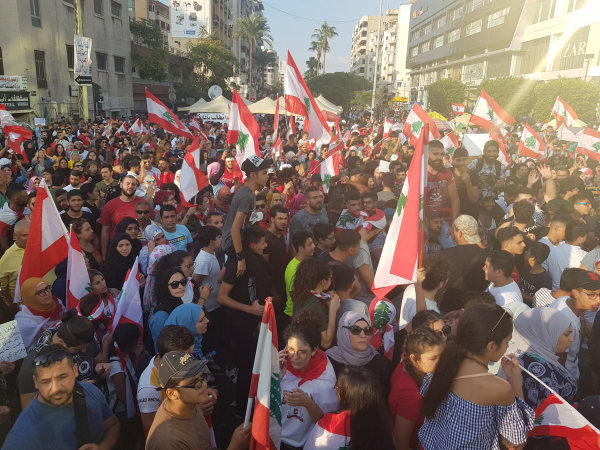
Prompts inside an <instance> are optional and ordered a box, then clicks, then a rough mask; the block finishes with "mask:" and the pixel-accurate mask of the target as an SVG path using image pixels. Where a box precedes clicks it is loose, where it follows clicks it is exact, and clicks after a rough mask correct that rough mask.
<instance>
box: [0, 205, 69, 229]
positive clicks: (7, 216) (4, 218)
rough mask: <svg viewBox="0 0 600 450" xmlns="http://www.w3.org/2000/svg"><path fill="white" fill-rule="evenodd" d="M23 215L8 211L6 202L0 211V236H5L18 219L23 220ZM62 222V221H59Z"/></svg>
mask: <svg viewBox="0 0 600 450" xmlns="http://www.w3.org/2000/svg"><path fill="white" fill-rule="evenodd" d="M24 218H25V216H24V215H23V213H22V212H21V213H18V212H15V211H13V210H12V209H10V207H9V206H8V202H6V203H5V204H4V206H3V207H2V209H0V235H2V236H6V234H7V233H8V232H9V230H10V229H11V228H12V227H13V226H14V224H15V223H17V221H18V220H19V219H24ZM61 222H62V220H61Z"/></svg>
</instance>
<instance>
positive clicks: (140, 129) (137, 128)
mask: <svg viewBox="0 0 600 450" xmlns="http://www.w3.org/2000/svg"><path fill="white" fill-rule="evenodd" d="M144 129H145V128H144V124H143V123H142V121H141V120H140V119H136V121H135V122H133V125H131V128H130V129H129V134H130V135H131V136H132V137H135V133H140V134H143V133H144Z"/></svg>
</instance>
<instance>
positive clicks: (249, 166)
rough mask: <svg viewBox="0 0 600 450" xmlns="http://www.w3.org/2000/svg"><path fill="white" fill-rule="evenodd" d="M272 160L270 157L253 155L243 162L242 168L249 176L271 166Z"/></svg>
mask: <svg viewBox="0 0 600 450" xmlns="http://www.w3.org/2000/svg"><path fill="white" fill-rule="evenodd" d="M271 162H272V161H271V160H269V159H262V158H261V157H260V156H257V155H252V156H249V157H248V158H246V160H245V161H244V162H243V163H242V170H243V171H244V173H245V174H246V176H249V175H250V174H251V173H252V172H258V171H259V170H264V169H268V168H269V167H271Z"/></svg>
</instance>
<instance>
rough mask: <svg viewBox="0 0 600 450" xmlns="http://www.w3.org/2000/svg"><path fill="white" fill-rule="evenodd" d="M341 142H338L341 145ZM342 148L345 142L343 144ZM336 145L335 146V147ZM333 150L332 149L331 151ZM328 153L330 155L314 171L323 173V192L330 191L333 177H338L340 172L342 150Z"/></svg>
mask: <svg viewBox="0 0 600 450" xmlns="http://www.w3.org/2000/svg"><path fill="white" fill-rule="evenodd" d="M339 145H340V144H338V146H339ZM341 146H342V148H343V146H344V144H343V143H342V144H341ZM335 148H336V147H334V149H335ZM329 152H331V150H330V151H329ZM329 152H328V153H327V155H331V156H328V157H327V159H326V160H325V161H322V162H320V163H319V164H318V165H317V166H316V167H315V168H314V171H313V172H312V173H319V174H321V184H322V187H323V192H325V193H327V192H329V184H330V183H331V178H332V177H336V176H338V175H339V174H340V155H341V152H340V151H339V150H338V151H334V152H333V153H331V154H330V153H329Z"/></svg>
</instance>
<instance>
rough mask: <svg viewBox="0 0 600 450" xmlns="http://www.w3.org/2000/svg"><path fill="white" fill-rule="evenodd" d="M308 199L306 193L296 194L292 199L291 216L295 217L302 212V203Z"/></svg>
mask: <svg viewBox="0 0 600 450" xmlns="http://www.w3.org/2000/svg"><path fill="white" fill-rule="evenodd" d="M305 199H306V197H304V194H296V195H295V196H294V198H293V199H292V201H291V202H290V207H289V210H290V218H291V217H294V216H295V215H296V214H298V212H300V204H301V203H302V202H303V201H304V200H305Z"/></svg>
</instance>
